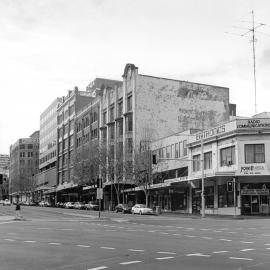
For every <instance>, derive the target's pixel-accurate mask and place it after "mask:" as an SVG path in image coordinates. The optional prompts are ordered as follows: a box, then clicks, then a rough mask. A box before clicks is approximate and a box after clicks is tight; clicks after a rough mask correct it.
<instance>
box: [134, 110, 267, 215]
mask: <svg viewBox="0 0 270 270" xmlns="http://www.w3.org/2000/svg"><path fill="white" fill-rule="evenodd" d="M259 116H261V115H258V116H256V117H255V118H236V119H234V120H231V121H229V122H226V123H222V124H220V125H218V126H216V127H214V128H210V129H206V130H204V131H202V132H201V131H200V132H196V133H193V132H191V133H190V134H189V135H186V134H184V133H180V134H175V135H172V136H169V137H166V138H164V139H161V140H159V141H156V142H153V143H152V145H151V148H152V150H153V151H154V154H155V155H157V160H158V162H157V164H156V165H153V184H152V185H151V186H150V190H151V202H152V205H154V204H155V203H156V204H157V205H159V206H161V207H162V208H163V209H164V210H170V211H171V210H172V211H174V210H178V211H180V212H185V213H200V212H201V191H202V173H203V176H204V195H205V213H206V214H221V215H222V214H230V215H234V214H236V215H240V214H242V215H247V214H248V215H252V214H255V215H257V214H269V209H270V208H269V205H270V204H269V190H270V169H269V168H270V159H269V157H270V155H269V151H270V143H269V141H270V118H269V117H268V118H267V117H265V118H258V117H259ZM183 139H186V141H187V144H186V145H187V148H186V154H185V155H183V156H182V154H181V141H182V140H183ZM202 146H203V148H202ZM202 149H203V150H202ZM183 151H184V150H183ZM202 151H203V158H202V157H201V155H202ZM182 153H183V152H182ZM202 164H203V170H202ZM157 181H158V183H159V184H156V182H157ZM234 182H235V193H234V190H233V188H230V186H231V185H234ZM228 184H230V185H228ZM137 192H139V189H137ZM234 198H235V199H234Z"/></svg>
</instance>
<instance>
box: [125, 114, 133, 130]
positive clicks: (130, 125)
mask: <svg viewBox="0 0 270 270" xmlns="http://www.w3.org/2000/svg"><path fill="white" fill-rule="evenodd" d="M126 130H127V131H132V130H133V122H132V114H128V115H127V117H126Z"/></svg>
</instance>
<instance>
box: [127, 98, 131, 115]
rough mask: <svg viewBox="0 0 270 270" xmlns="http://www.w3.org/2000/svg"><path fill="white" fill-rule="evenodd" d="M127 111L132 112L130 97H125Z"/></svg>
mask: <svg viewBox="0 0 270 270" xmlns="http://www.w3.org/2000/svg"><path fill="white" fill-rule="evenodd" d="M127 111H128V112H129V111H132V96H131V95H130V96H128V97H127Z"/></svg>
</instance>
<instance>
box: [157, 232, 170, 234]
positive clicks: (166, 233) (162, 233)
mask: <svg viewBox="0 0 270 270" xmlns="http://www.w3.org/2000/svg"><path fill="white" fill-rule="evenodd" d="M159 233H160V234H169V233H167V232H159Z"/></svg>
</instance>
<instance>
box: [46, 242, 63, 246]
mask: <svg viewBox="0 0 270 270" xmlns="http://www.w3.org/2000/svg"><path fill="white" fill-rule="evenodd" d="M48 245H55V246H59V245H61V243H55V242H50V243H48Z"/></svg>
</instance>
